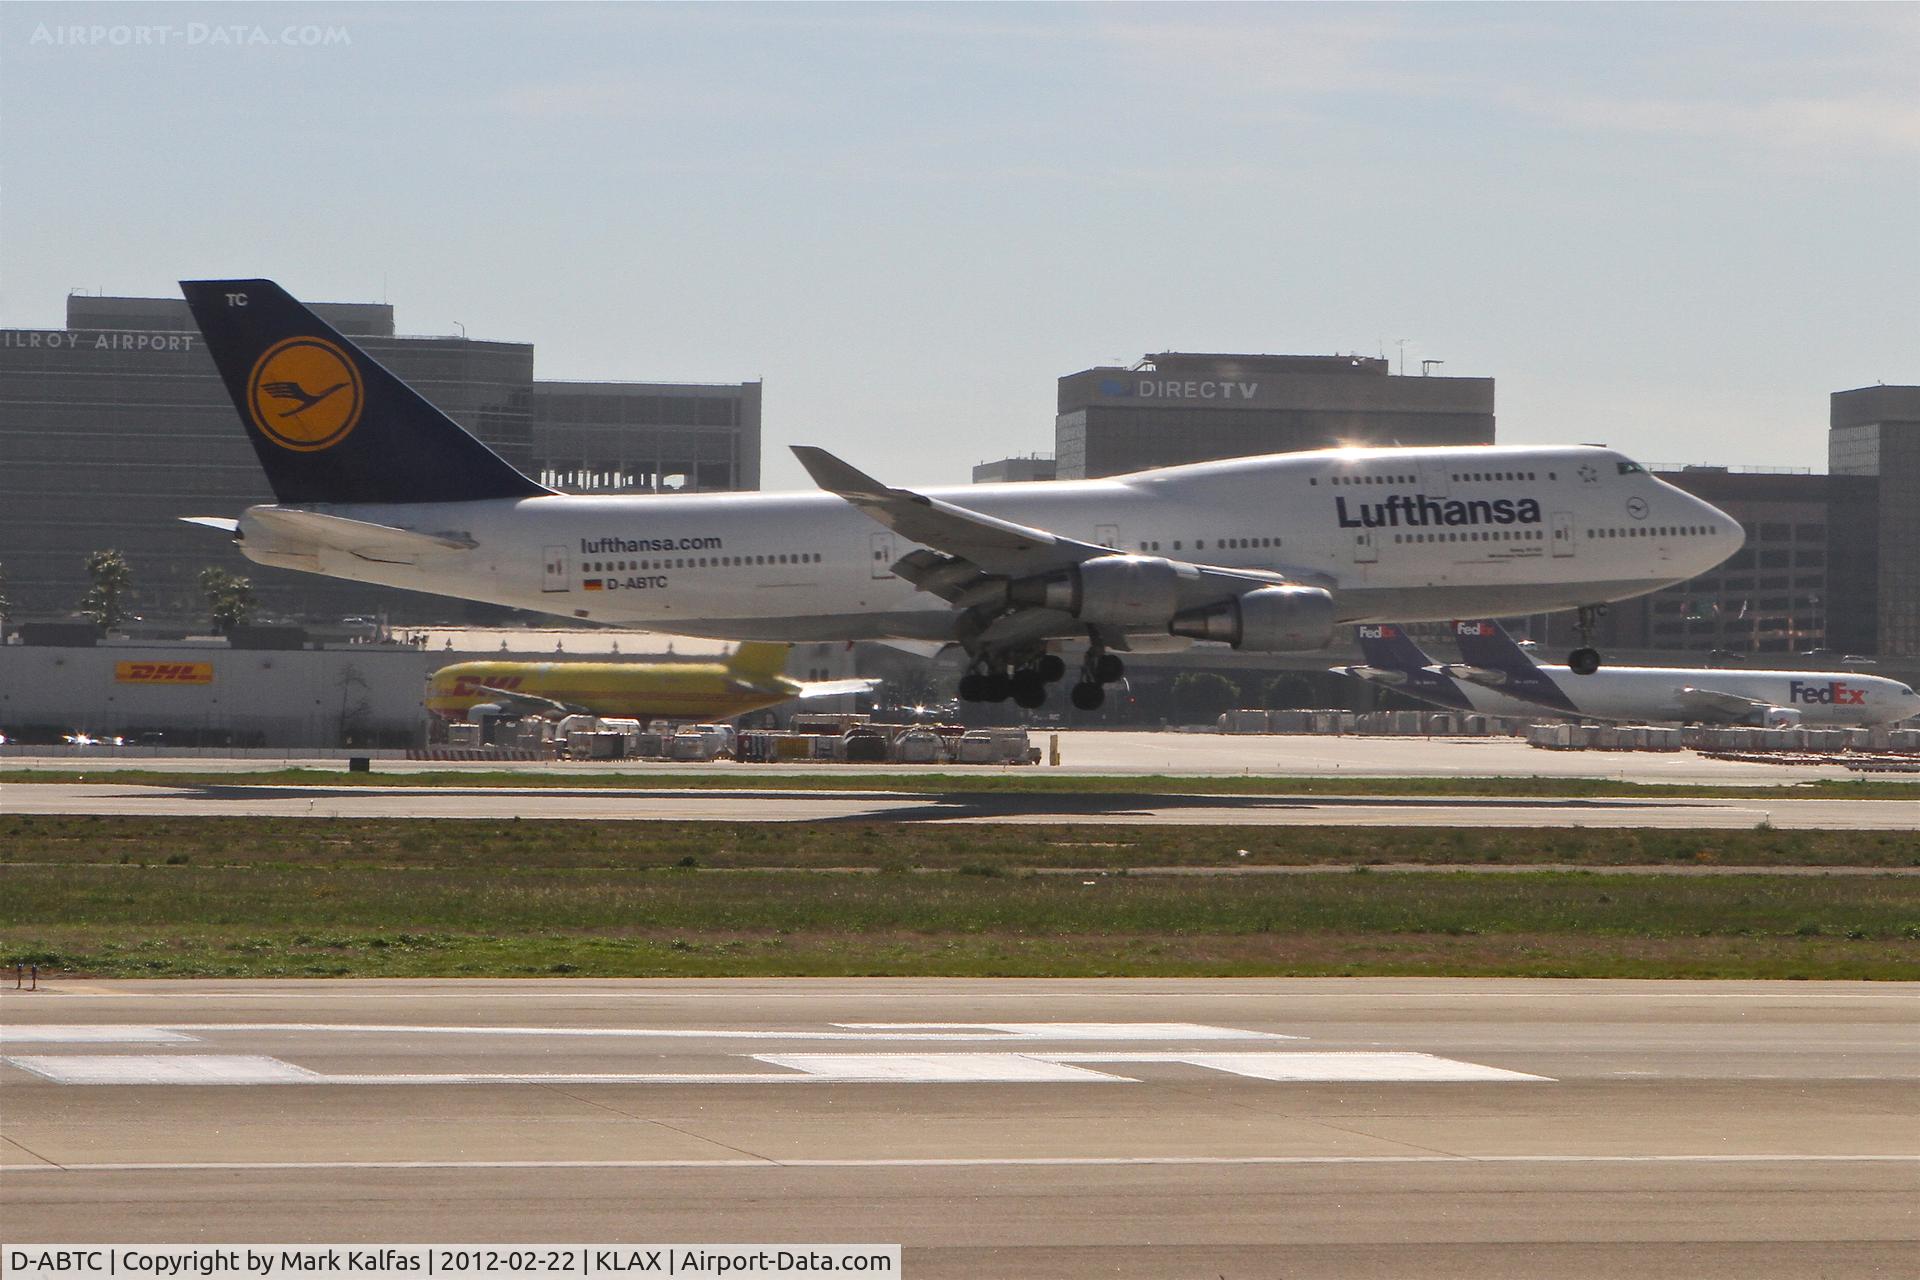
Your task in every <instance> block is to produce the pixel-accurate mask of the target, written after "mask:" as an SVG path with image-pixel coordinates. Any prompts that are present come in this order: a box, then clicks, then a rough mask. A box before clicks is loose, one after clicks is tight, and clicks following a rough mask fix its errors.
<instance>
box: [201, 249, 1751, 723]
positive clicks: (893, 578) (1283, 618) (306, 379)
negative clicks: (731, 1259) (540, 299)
mask: <svg viewBox="0 0 1920 1280" xmlns="http://www.w3.org/2000/svg"><path fill="white" fill-rule="evenodd" d="M181 288H182V289H183V290H184V292H185V293H186V297H187V302H188V304H189V306H190V307H191V308H192V310H193V315H194V319H195V321H196V322H197V323H198V324H199V326H200V330H201V332H202V333H203V334H204V335H205V336H206V342H207V349H208V351H209V352H210V353H211V355H212V356H213V360H214V363H215V364H216V365H217V366H218V367H219V370H220V374H221V376H222V378H223V379H224V380H225V382H226V385H227V390H228V392H229V394H230V395H231V396H232V398H233V402H234V406H235V407H236V408H237V409H238V410H239V414H240V419H241V422H242V424H243V425H244V426H245V429H246V432H247V435H248V438H249V439H250V440H251V441H252V442H253V447H254V450H255V451H256V452H257V453H258V455H259V457H260V461H261V465H262V466H263V467H264V468H265V470H266V473H267V480H268V482H269V484H270V485H271V486H272V488H273V491H274V494H275V496H276V498H277V499H278V501H277V502H275V503H273V504H271V505H267V506H257V507H251V508H249V509H247V510H246V511H245V512H243V513H242V514H241V515H240V517H239V518H238V519H237V520H232V519H225V518H213V517H198V518H196V519H197V522H199V523H203V524H208V525H212V526H214V527H218V528H222V529H227V530H230V531H231V532H232V533H233V534H234V535H235V537H236V538H237V540H238V541H239V544H240V548H241V550H242V551H243V552H244V553H245V554H246V556H247V557H248V558H249V559H251V560H253V561H255V562H256V563H259V564H266V565H275V566H280V567H284V568H292V569H302V570H305V571H307V572H310V573H321V574H326V575H328V576H331V577H339V578H349V579H353V580H356V581H361V582H373V583H380V584H383V585H387V586H395V587H406V588H410V589H413V590H416V591H430V592H437V593H439V594H441V595H451V596H458V597H461V598H464V599H470V600H485V601H488V602H490V603H494V604H501V605H507V606H510V607H514V608H520V609H532V610H538V611H541V612H545V613H553V614H559V615H561V616H564V617H571V618H579V619H583V620H586V621H589V622H593V623H601V624H607V625H611V626H620V627H635V628H644V629H648V630H654V631H668V632H679V633H682V634H687V635H701V636H714V637H720V638H724V639H735V640H860V639H876V640H885V639H894V640H906V641H921V642H932V643H936V644H941V645H945V644H958V645H960V646H962V647H963V648H964V649H965V650H966V652H967V655H968V657H969V659H970V660H971V666H970V669H969V671H968V674H967V676H966V677H965V679H963V680H962V681H961V696H962V697H965V698H969V699H976V700H987V701H1000V700H1004V699H1005V698H1007V697H1009V696H1011V697H1012V698H1013V699H1014V700H1015V701H1016V702H1018V703H1019V704H1020V705H1022V706H1026V707H1035V706H1039V705H1041V703H1043V702H1044V701H1045V699H1046V694H1047V689H1046V686H1047V684H1048V683H1049V682H1050V681H1053V680H1058V679H1060V678H1061V677H1062V676H1064V675H1065V674H1066V663H1065V661H1064V659H1063V658H1062V657H1061V656H1060V655H1059V654H1058V653H1056V652H1053V650H1055V649H1057V648H1060V647H1062V646H1063V645H1066V644H1072V645H1073V646H1074V647H1075V648H1078V647H1079V646H1080V645H1084V646H1085V659H1084V661H1083V662H1082V664H1081V667H1080V678H1079V681H1078V683H1077V684H1076V685H1075V687H1074V691H1073V701H1074V704H1075V705H1076V706H1079V707H1081V708H1084V709H1091V708H1093V707H1097V706H1099V705H1100V703H1101V700H1102V697H1103V694H1102V688H1101V686H1102V685H1103V684H1107V683H1111V682H1113V681H1115V680H1117V679H1119V678H1120V676H1121V674H1122V672H1123V670H1124V667H1123V665H1122V658H1121V656H1120V655H1121V654H1123V653H1128V652H1140V651H1144V650H1150V649H1155V650H1164V649H1168V648H1179V647H1184V646H1186V645H1188V644H1191V643H1192V642H1194V641H1218V642H1221V643H1224V644H1228V645H1231V646H1233V647H1234V648H1236V649H1241V650H1247V651H1254V652H1279V651H1285V650H1300V649H1316V648H1321V647H1323V646H1325V645H1326V644H1327V643H1328V642H1329V641H1330V640H1331V638H1332V634H1333V628H1334V627H1335V626H1336V625H1339V624H1341V623H1353V622H1368V621H1384V620H1387V619H1413V620H1436V621H1437V620H1444V619H1448V618H1456V617H1461V616H1463V615H1483V614H1489V613H1498V614H1513V613H1534V612H1545V611H1549V610H1556V609H1580V610H1581V611H1582V614H1581V617H1582V623H1583V628H1584V624H1585V623H1586V622H1587V621H1588V620H1589V618H1590V616H1591V610H1592V607H1593V606H1597V605H1600V604H1603V603H1605V602H1607V601H1610V600H1619V599H1624V598H1626V597H1629V596H1636V595H1640V594H1643V593H1645V592H1649V591H1654V590H1657V589H1658V588H1660V587H1663V586H1666V585H1668V584H1670V583H1674V582H1681V581H1684V580H1686V579H1688V578H1691V577H1693V576H1695V575H1697V574H1700V573H1703V572H1705V571H1706V570H1707V569H1710V568H1712V567H1713V566H1714V565H1716V564H1718V563H1720V561H1722V560H1724V559H1725V558H1726V557H1727V556H1729V555H1731V554H1732V553H1733V552H1734V551H1735V550H1736V549H1737V548H1738V547H1739V546H1740V545H1741V543H1742V541H1743V538H1744V535H1743V533H1742V531H1741V528H1740V525H1739V524H1738V522H1736V521H1734V520H1733V519H1731V518H1730V517H1728V516H1727V515H1726V513H1724V512H1722V511H1720V510H1718V509H1717V508H1715V507H1712V506H1710V505H1708V504H1707V503H1705V502H1702V501H1700V500H1699V499H1698V498H1695V497H1692V496H1691V495H1689V494H1686V493H1683V492H1681V491H1680V490H1679V489H1676V488H1673V487H1672V486H1670V485H1667V484H1664V483H1662V482H1660V481H1658V480H1656V479H1654V478H1653V477H1652V476H1651V475H1649V474H1647V472H1646V471H1645V469H1644V468H1642V467H1641V466H1640V465H1639V464H1638V463H1635V462H1633V461H1631V460H1629V459H1627V458H1625V457H1623V456H1621V455H1620V454H1619V453H1616V452H1614V451H1613V450H1611V449H1605V448H1598V447H1593V446H1577V447H1576V446H1545V447H1540V446H1523V447H1509V448H1493V447H1470V448H1458V447H1454V448H1423V449H1420V448H1417V449H1341V450H1323V451H1318V452H1311V453H1293V454H1280V455H1274V456H1269V457H1256V458H1237V459H1231V460H1228V461H1222V462H1205V463H1198V464H1194V465H1189V466H1180V467H1167V468H1162V469H1158V470H1153V471H1142V472H1138V473H1135V474H1132V475H1125V476H1115V477H1112V478H1108V479H1101V480H1076V481H1065V482H1058V483H1051V484H1049V483H1028V484H1003V485H971V486H960V487H954V488H945V489H930V490H926V491H914V490H909V489H901V488H894V487H891V486H889V485H886V484H882V483H881V482H880V481H878V480H876V479H874V478H873V477H871V476H868V475H866V474H865V473H863V472H861V471H859V470H857V469H856V468H854V467H852V466H850V465H848V464H847V463H845V462H843V461H841V460H840V459H838V458H836V457H834V456H833V455H832V454H830V453H827V452H826V451H825V450H823V449H816V448H796V449H795V450H794V452H795V453H796V454H797V455H799V458H800V461H801V463H802V464H803V465H804V466H805V467H806V469H807V471H808V473H809V474H810V475H811V476H812V477H813V479H814V481H815V482H816V483H817V484H818V485H819V486H820V489H821V490H822V491H821V492H803V493H777V494H760V493H737V494H733V493H729V494H687V495H674V494H665V495H654V494H649V495H640V496H616V497H592V496H573V495H566V494H559V493H554V492H552V491H551V490H548V489H546V488H544V487H543V486H541V485H539V484H536V483H535V482H534V481H532V480H530V479H528V478H527V477H526V476H523V475H521V474H520V473H519V472H518V471H516V470H514V469H513V468H512V467H511V466H509V465H508V464H507V463H506V462H504V461H502V460H501V458H500V457H499V456H498V455H497V454H495V453H493V452H492V451H491V450H490V449H488V448H487V447H486V446H485V445H484V444H482V443H480V441H478V440H476V439H475V438H474V437H472V436H471V435H468V434H467V433H466V432H465V431H464V430H462V429H461V428H460V426H459V425H458V424H456V423H455V422H453V421H452V420H451V419H449V418H448V417H446V416H445V415H444V414H442V413H441V412H440V411H439V410H437V409H435V408H434V407H433V406H432V405H431V404H429V403H427V401H426V400H424V399H422V398H421V397H420V396H419V394H417V393H416V392H415V391H413V390H412V388H410V387H408V386H407V385H406V384H405V383H403V382H401V381H400V380H399V379H398V378H396V377H394V376H393V375H392V374H391V373H389V372H388V371H387V370H386V369H384V368H382V367H381V366H380V365H379V364H377V363H376V362H375V361H373V360H372V359H371V358H369V357H368V356H367V355H366V353H364V352H362V351H361V350H359V348H357V347H356V346H354V344H353V343H352V342H350V341H348V340H347V339H346V338H344V337H342V336H341V335H340V334H339V333H337V332H336V331H335V330H334V329H333V328H332V327H331V326H329V325H328V324H326V323H325V322H324V321H323V320H321V319H320V318H319V317H318V316H316V315H314V314H313V312H311V311H310V310H308V309H307V308H306V307H304V306H302V305H301V304H300V303H299V302H297V301H295V300H294V299H293V298H292V297H291V296H289V295H288V294H287V293H286V292H285V291H284V290H282V289H281V288H280V287H279V286H278V285H276V284H274V283H273V282H272V281H269V280H200V281H186V282H183V283H182V285H181ZM1583 636H1584V629H1583ZM1570 660H1571V661H1572V662H1573V664H1574V665H1575V666H1576V667H1579V668H1582V669H1587V670H1591V669H1593V668H1595V667H1597V666H1598V665H1599V662H1600V656H1599V654H1598V653H1597V652H1595V651H1594V650H1593V649H1592V648H1591V647H1590V646H1589V645H1587V644H1584V643H1583V644H1582V646H1581V647H1580V648H1579V649H1576V650H1575V651H1574V653H1573V654H1572V655H1571V659H1570Z"/></svg>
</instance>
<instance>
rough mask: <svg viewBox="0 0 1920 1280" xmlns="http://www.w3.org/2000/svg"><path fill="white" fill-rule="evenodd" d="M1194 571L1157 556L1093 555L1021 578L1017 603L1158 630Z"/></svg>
mask: <svg viewBox="0 0 1920 1280" xmlns="http://www.w3.org/2000/svg"><path fill="white" fill-rule="evenodd" d="M1194 576H1197V575H1195V573H1194V571H1193V570H1191V569H1187V570H1185V571H1184V572H1183V571H1182V566H1180V565H1176V564H1175V563H1174V562H1173V561H1171V560H1164V559H1161V558H1160V557H1159V556H1119V555H1115V556H1096V557H1095V558H1094V559H1092V560H1087V561H1084V562H1083V563H1081V564H1077V565H1073V566H1070V567H1069V568H1066V569H1063V570H1061V571H1060V572H1059V573H1050V574H1046V575H1044V576H1042V577H1038V578H1022V579H1021V580H1020V581H1018V582H1016V583H1014V584H1013V585H1012V587H1010V588H1009V589H1008V593H1007V594H1008V598H1009V599H1011V600H1012V601H1013V602H1014V603H1015V604H1023V605H1028V606H1030V607H1033V608H1041V609H1058V610H1060V612H1062V613H1070V614H1072V615H1073V616H1074V617H1076V618H1085V619H1086V620H1087V621H1088V622H1099V623H1105V624H1107V625H1109V626H1114V627H1135V628H1140V629H1142V630H1149V631H1159V630H1161V629H1163V628H1164V627H1165V626H1166V625H1167V620H1168V619H1169V618H1171V617H1173V615H1174V611H1175V610H1177V609H1178V608H1179V607H1180V584H1181V582H1182V580H1183V579H1185V578H1188V577H1194Z"/></svg>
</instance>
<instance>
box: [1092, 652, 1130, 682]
mask: <svg viewBox="0 0 1920 1280" xmlns="http://www.w3.org/2000/svg"><path fill="white" fill-rule="evenodd" d="M1126 674H1127V664H1126V663H1124V662H1122V661H1120V655H1119V654H1117V653H1103V654H1101V655H1100V657H1099V658H1098V659H1097V660H1095V662H1094V664H1093V678H1094V679H1095V680H1097V681H1099V682H1100V683H1101V684H1113V683H1114V682H1115V681H1117V680H1119V679H1120V677H1122V676H1124V675H1126Z"/></svg>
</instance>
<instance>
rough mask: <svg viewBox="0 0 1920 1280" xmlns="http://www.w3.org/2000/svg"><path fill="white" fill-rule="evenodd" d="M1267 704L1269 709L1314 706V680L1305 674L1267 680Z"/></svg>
mask: <svg viewBox="0 0 1920 1280" xmlns="http://www.w3.org/2000/svg"><path fill="white" fill-rule="evenodd" d="M1266 704H1267V710H1269V711H1285V710H1289V709H1291V708H1294V707H1311V706H1314V705H1315V702H1314V696H1313V682H1312V681H1310V680H1308V679H1307V678H1306V677H1305V676H1294V675H1286V676H1275V677H1274V678H1273V679H1271V680H1269V681H1267V695H1266Z"/></svg>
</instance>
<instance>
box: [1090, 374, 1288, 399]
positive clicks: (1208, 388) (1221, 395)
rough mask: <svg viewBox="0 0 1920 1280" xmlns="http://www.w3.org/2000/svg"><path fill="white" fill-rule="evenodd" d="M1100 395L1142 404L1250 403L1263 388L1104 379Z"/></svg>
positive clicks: (1210, 381) (1222, 382)
mask: <svg viewBox="0 0 1920 1280" xmlns="http://www.w3.org/2000/svg"><path fill="white" fill-rule="evenodd" d="M1100 394H1101V395H1103V396H1130V397H1134V398H1137V399H1141V400H1251V399H1253V398H1254V397H1255V396H1257V395H1258V394H1260V384H1259V383H1257V382H1237V381H1231V380H1229V379H1225V378H1155V377H1136V378H1102V379H1101V380H1100Z"/></svg>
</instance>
